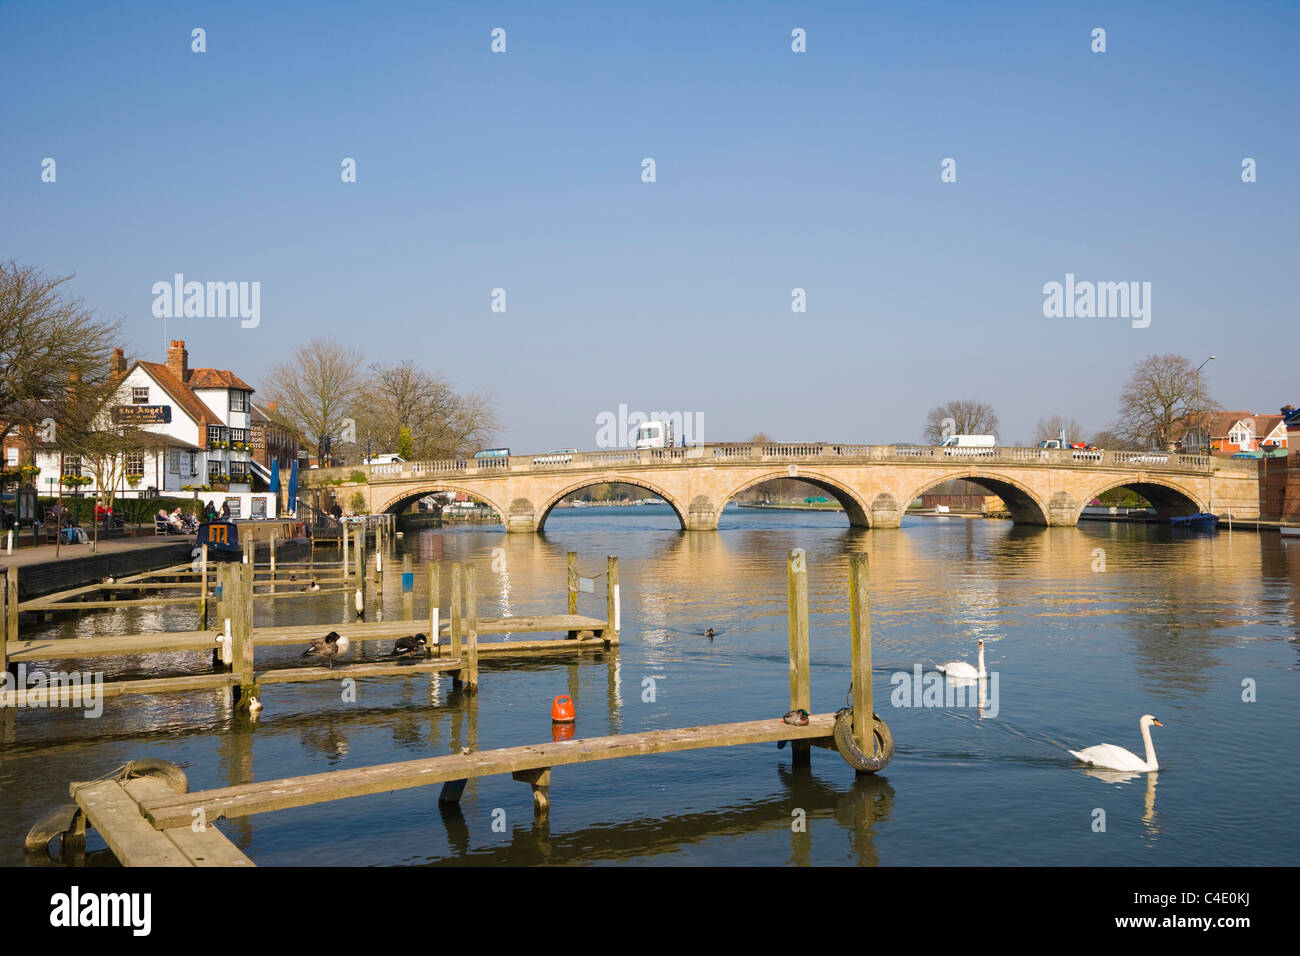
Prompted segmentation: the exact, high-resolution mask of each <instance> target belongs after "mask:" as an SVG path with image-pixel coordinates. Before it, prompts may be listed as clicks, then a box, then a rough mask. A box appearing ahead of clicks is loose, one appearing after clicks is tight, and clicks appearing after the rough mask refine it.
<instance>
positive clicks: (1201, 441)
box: [1196, 355, 1214, 451]
mask: <svg viewBox="0 0 1300 956" xmlns="http://www.w3.org/2000/svg"><path fill="white" fill-rule="evenodd" d="M1213 361H1214V356H1213V355H1211V356H1210V357H1209V358H1207V359H1206V360H1205V361H1204V362H1202V363H1201V364H1200V365H1198V366H1196V443H1197V445H1199V446H1200V447H1201V448H1202V449H1203V450H1204V451H1208V450H1209V443H1208V442H1206V441H1205V434H1204V432H1205V420H1204V418H1203V417H1202V415H1201V369H1203V368H1205V366H1206V365H1208V364H1209V363H1210V362H1213Z"/></svg>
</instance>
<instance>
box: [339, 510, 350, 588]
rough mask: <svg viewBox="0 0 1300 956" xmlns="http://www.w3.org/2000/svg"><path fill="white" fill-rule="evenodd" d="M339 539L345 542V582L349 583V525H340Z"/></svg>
mask: <svg viewBox="0 0 1300 956" xmlns="http://www.w3.org/2000/svg"><path fill="white" fill-rule="evenodd" d="M339 537H340V538H341V539H342V542H343V549H342V550H343V580H344V581H347V579H348V526H347V525H345V524H340V525H339Z"/></svg>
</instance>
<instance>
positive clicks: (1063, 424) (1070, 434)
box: [1034, 415, 1083, 441]
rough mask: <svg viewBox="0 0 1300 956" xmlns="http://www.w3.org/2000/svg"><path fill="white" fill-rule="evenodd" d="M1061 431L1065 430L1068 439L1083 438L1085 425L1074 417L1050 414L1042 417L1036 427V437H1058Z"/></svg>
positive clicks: (1076, 439)
mask: <svg viewBox="0 0 1300 956" xmlns="http://www.w3.org/2000/svg"><path fill="white" fill-rule="evenodd" d="M1061 432H1065V440H1066V441H1081V440H1082V439H1083V426H1082V425H1080V424H1079V423H1078V422H1077V421H1075V420H1074V419H1073V418H1067V417H1066V416H1064V415H1048V416H1047V417H1046V418H1040V419H1039V420H1038V424H1037V425H1036V426H1035V427H1034V437H1035V438H1058V437H1060V434H1061Z"/></svg>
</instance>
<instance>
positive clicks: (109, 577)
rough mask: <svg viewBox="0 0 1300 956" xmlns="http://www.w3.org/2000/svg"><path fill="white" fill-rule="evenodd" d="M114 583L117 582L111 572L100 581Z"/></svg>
mask: <svg viewBox="0 0 1300 956" xmlns="http://www.w3.org/2000/svg"><path fill="white" fill-rule="evenodd" d="M116 583H117V579H116V578H114V577H113V575H111V574H110V575H109V576H108V577H106V578H104V580H103V581H101V582H100V584H116Z"/></svg>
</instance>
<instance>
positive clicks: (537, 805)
mask: <svg viewBox="0 0 1300 956" xmlns="http://www.w3.org/2000/svg"><path fill="white" fill-rule="evenodd" d="M511 776H512V777H513V778H514V779H516V780H521V781H523V782H524V783H527V784H531V785H532V788H533V817H534V818H535V819H541V818H542V817H545V816H546V815H547V814H548V813H549V812H550V810H551V768H550V767H539V768H538V769H536V770H516V771H514V772H513V773H512V774H511Z"/></svg>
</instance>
